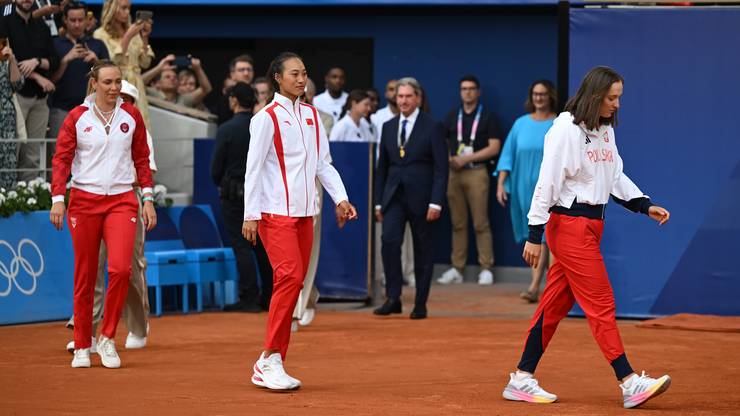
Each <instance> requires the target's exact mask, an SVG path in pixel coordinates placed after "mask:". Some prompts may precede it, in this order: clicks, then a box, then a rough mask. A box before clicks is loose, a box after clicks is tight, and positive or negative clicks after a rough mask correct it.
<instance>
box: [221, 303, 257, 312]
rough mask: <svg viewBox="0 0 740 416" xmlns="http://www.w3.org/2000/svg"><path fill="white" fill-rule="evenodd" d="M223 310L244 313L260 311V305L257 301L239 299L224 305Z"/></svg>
mask: <svg viewBox="0 0 740 416" xmlns="http://www.w3.org/2000/svg"><path fill="white" fill-rule="evenodd" d="M224 312H246V313H258V312H262V307H261V306H260V305H259V303H257V302H249V301H242V300H240V301H239V302H237V303H234V304H232V305H226V306H224Z"/></svg>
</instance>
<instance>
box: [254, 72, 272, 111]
mask: <svg viewBox="0 0 740 416" xmlns="http://www.w3.org/2000/svg"><path fill="white" fill-rule="evenodd" d="M252 87H254V92H255V94H256V95H257V103H256V104H255V105H254V112H253V114H257V112H258V111H260V110H262V109H263V108H264V107H265V106H266V105H267V102H268V100H269V99H270V97H271V96H272V93H273V91H272V84H271V83H270V80H268V79H267V78H265V77H259V78H256V79H255V80H254V83H253V84H252Z"/></svg>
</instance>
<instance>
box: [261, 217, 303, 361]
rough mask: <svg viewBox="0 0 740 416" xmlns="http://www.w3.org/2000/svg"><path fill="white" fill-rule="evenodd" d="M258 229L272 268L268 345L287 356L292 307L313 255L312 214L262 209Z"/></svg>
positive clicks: (266, 341) (293, 307)
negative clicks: (283, 213) (292, 215)
mask: <svg viewBox="0 0 740 416" xmlns="http://www.w3.org/2000/svg"><path fill="white" fill-rule="evenodd" d="M258 230H259V235H260V238H261V239H262V244H264V246H265V251H267V257H269V259H270V264H271V265H272V270H273V274H272V276H273V284H272V285H273V286H272V299H271V300H270V312H269V317H268V320H267V336H266V338H265V349H266V350H278V351H280V355H281V356H282V358H283V360H285V356H286V354H287V351H288V343H289V342H290V324H291V320H292V318H293V309H295V305H296V302H298V295H299V294H300V292H301V289H302V288H303V279H305V277H306V271H307V270H308V261H309V259H310V258H311V245H312V244H313V217H286V216H282V215H275V214H264V213H263V214H262V220H261V221H260V222H259V229H258Z"/></svg>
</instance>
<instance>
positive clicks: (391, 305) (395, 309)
mask: <svg viewBox="0 0 740 416" xmlns="http://www.w3.org/2000/svg"><path fill="white" fill-rule="evenodd" d="M401 309H402V308H401V301H400V300H398V299H386V301H385V303H384V304H383V306H381V307H379V308H377V309H375V310H374V311H373V314H375V315H382V316H385V315H390V314H392V313H401V312H402V311H401Z"/></svg>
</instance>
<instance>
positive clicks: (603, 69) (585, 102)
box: [565, 66, 624, 130]
mask: <svg viewBox="0 0 740 416" xmlns="http://www.w3.org/2000/svg"><path fill="white" fill-rule="evenodd" d="M615 82H621V83H622V84H624V79H623V78H622V76H621V75H619V74H618V73H617V71H615V70H613V69H611V68H609V67H607V66H597V67H596V68H594V69H592V70H590V71H588V74H586V76H585V77H583V81H581V86H580V87H578V91H577V92H576V95H575V96H573V98H571V99H570V100H568V103H567V104H565V111H568V112H570V113H571V114H572V115H573V117H574V119H573V123H574V124H581V123H584V124H585V125H586V128H587V129H589V130H595V129H597V128H599V126H601V125H604V124H609V125H612V126H616V125H617V112H616V111H615V112H614V114H612V116H611V117H609V118H604V117H601V112H600V110H601V104H602V103H603V102H604V97H605V96H606V94H607V93H608V92H609V89H610V88H611V87H612V84H614V83H615Z"/></svg>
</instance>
